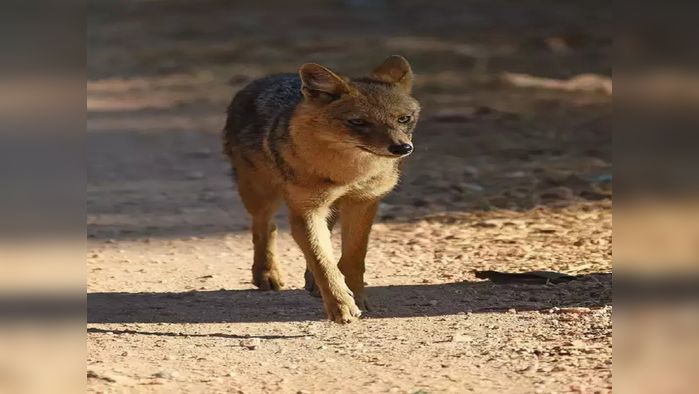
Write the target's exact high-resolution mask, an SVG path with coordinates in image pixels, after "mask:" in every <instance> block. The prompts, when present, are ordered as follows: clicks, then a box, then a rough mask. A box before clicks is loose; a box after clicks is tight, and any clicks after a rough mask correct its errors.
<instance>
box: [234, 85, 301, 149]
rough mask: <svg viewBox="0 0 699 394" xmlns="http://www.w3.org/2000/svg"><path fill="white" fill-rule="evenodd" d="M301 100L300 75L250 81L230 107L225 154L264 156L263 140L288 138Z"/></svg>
mask: <svg viewBox="0 0 699 394" xmlns="http://www.w3.org/2000/svg"><path fill="white" fill-rule="evenodd" d="M302 100H303V95H302V94H301V78H300V77H299V75H298V74H291V73H288V74H276V75H270V76H267V77H263V78H260V79H257V80H255V81H253V82H251V83H250V84H249V85H247V86H246V87H245V88H243V89H242V90H241V91H239V92H238V93H237V94H236V95H235V97H234V98H233V101H232V102H231V104H230V105H229V106H228V117H227V119H226V126H225V129H224V150H225V153H226V154H227V155H229V156H231V155H232V154H233V152H234V151H236V152H239V153H240V154H242V155H246V154H248V155H249V154H255V153H263V147H264V141H265V139H266V138H268V137H269V136H270V135H272V134H274V135H276V137H282V136H285V135H288V126H289V120H290V119H291V115H292V113H293V111H294V108H296V106H297V105H298V103H299V102H301V101H302Z"/></svg>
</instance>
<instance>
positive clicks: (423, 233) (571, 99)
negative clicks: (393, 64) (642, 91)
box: [87, 1, 612, 394]
mask: <svg viewBox="0 0 699 394" xmlns="http://www.w3.org/2000/svg"><path fill="white" fill-rule="evenodd" d="M168 3H171V4H173V5H171V6H168ZM186 3H187V2H181V1H167V2H166V1H163V2H143V3H141V2H133V3H129V4H130V5H129V6H119V5H118V4H116V3H111V2H105V3H104V4H102V5H99V6H98V5H96V4H91V6H90V7H89V8H88V10H89V13H88V84H87V91H88V95H87V106H88V118H87V163H88V187H87V233H88V234H87V235H88V240H87V242H88V245H87V300H88V311H87V312H88V324H87V369H88V378H87V392H88V393H104V394H107V393H167V394H175V393H206V394H210V393H247V394H250V393H292V394H296V393H374V392H376V393H381V392H389V393H410V394H412V393H430V394H434V393H449V392H453V393H463V392H475V393H559V392H560V393H566V392H578V393H609V392H611V385H612V335H611V334H612V320H611V315H612V308H611V299H612V281H611V267H612V263H611V256H612V209H611V208H612V207H611V205H612V204H611V184H610V183H609V182H607V181H606V178H605V176H606V174H611V149H612V148H611V146H612V144H611V119H612V117H611V112H612V110H611V108H612V101H611V97H609V96H608V95H606V94H599V93H592V92H579V93H575V92H559V91H543V90H531V89H519V88H514V87H511V86H506V85H503V84H499V83H494V82H493V79H492V78H490V77H489V76H492V75H494V74H495V73H496V72H497V71H503V70H505V71H516V72H532V71H533V70H541V72H540V73H539V74H537V75H542V76H549V77H550V76H554V77H556V76H557V77H561V76H566V77H567V76H572V75H574V74H575V73H577V72H581V71H594V72H601V71H604V70H606V63H605V61H603V59H606V58H605V57H604V56H603V55H599V54H598V53H597V52H594V51H591V50H590V49H589V48H587V49H585V50H584V51H583V50H582V49H581V50H580V51H582V52H580V51H573V52H571V53H569V54H567V55H561V54H557V53H554V52H555V51H553V50H552V49H551V48H547V47H546V46H545V45H544V47H543V49H542V47H539V46H536V45H534V46H533V47H530V46H528V45H529V44H528V43H530V42H531V40H533V39H534V40H535V42H543V43H546V42H548V41H547V40H546V38H547V37H548V38H550V36H551V34H554V33H555V32H553V33H552V32H550V31H540V30H537V29H534V28H532V29H529V28H528V30H526V31H527V32H528V34H529V35H521V34H510V35H509V36H508V35H507V33H508V31H515V32H516V31H517V30H516V28H512V29H511V30H507V28H506V27H507V26H506V24H504V25H503V20H504V21H508V19H507V18H504V19H502V18H498V17H497V15H496V14H497V12H496V11H493V9H491V8H490V7H488V6H486V5H483V4H480V3H474V5H472V6H471V7H473V8H474V10H473V11H474V12H473V13H472V14H471V15H472V17H473V21H472V23H473V25H474V26H477V29H474V32H469V33H468V34H465V35H463V36H460V35H459V34H460V33H458V31H459V30H458V29H456V27H455V26H457V25H458V23H456V22H454V21H451V19H448V20H447V21H446V22H445V23H444V26H439V25H435V24H434V23H432V22H429V21H431V20H433V19H434V17H435V15H437V14H436V13H437V11H434V10H432V11H430V12H427V11H426V14H427V15H428V16H429V17H430V18H427V17H425V18H426V19H424V20H423V19H419V16H420V15H422V14H421V13H419V12H417V11H415V9H418V10H419V6H420V4H419V3H420V2H410V3H411V4H413V3H415V4H414V5H412V6H411V7H413V8H410V9H409V10H412V11H410V12H408V11H405V12H406V13H408V14H410V15H412V17H415V18H418V22H414V23H412V25H411V26H410V28H414V29H415V31H416V32H419V33H420V36H419V37H409V36H406V34H405V33H404V32H405V31H410V30H407V29H408V28H406V27H405V26H402V25H401V24H400V23H398V24H397V25H396V26H395V29H383V30H382V29H379V30H380V31H379V32H378V33H379V34H385V35H384V36H383V37H384V38H382V39H371V40H370V39H368V38H367V34H368V32H370V31H371V26H374V24H376V23H377V22H376V21H374V20H371V18H369V17H366V18H362V17H359V16H356V15H354V14H352V13H351V12H350V11H348V12H350V13H349V14H347V15H350V16H349V17H350V18H355V19H356V21H362V23H363V24H358V25H353V24H351V23H347V25H346V26H345V25H343V24H342V23H341V22H337V23H338V24H339V25H337V26H339V27H338V28H337V30H336V31H335V33H334V34H331V35H329V36H323V37H318V36H317V35H315V36H314V35H312V34H304V30H303V29H301V30H300V31H296V32H295V34H296V36H295V38H294V36H293V35H291V36H290V37H286V36H284V35H282V34H279V33H277V34H276V35H265V34H263V32H262V31H263V30H264V29H263V28H264V26H266V25H265V24H266V23H267V22H269V18H275V17H276V18H280V16H279V15H277V14H275V15H276V16H275V15H272V16H270V14H269V12H268V11H264V10H262V9H261V8H260V9H257V8H255V6H252V5H248V6H245V7H243V6H241V7H242V8H241V10H242V11H240V12H239V13H237V14H236V13H223V12H220V10H217V8H216V7H215V5H217V4H219V3H217V2H215V1H206V2H201V3H199V4H198V5H196V6H193V5H191V4H190V5H186V6H185V5H183V4H186ZM358 3H359V2H358ZM377 3H382V2H377ZM447 3H448V4H450V6H452V7H456V5H454V4H452V3H451V2H445V4H447ZM178 4H179V5H178ZM479 4H480V5H479ZM101 7H102V8H101ZM139 7H140V8H139ZM158 7H160V8H158ZM229 7H230V6H229ZM260 7H261V6H260ZM333 7H335V6H333ZM333 7H327V8H328V9H325V8H323V7H319V8H318V9H316V10H315V13H309V14H307V15H306V16H307V17H308V18H310V20H313V18H320V19H322V20H325V21H326V22H327V21H330V22H333V21H335V19H333V18H336V19H338V20H341V18H340V16H342V15H343V14H342V13H339V14H338V12H337V10H334V9H333ZM338 7H339V6H338ZM561 7H562V8H561V9H559V10H557V11H558V12H562V13H561V14H559V17H560V16H561V15H568V14H566V12H568V13H570V15H572V16H570V18H581V20H583V21H587V22H585V23H588V22H589V23H588V24H585V23H582V25H581V26H583V27H582V29H583V30H584V29H585V28H586V26H588V25H589V26H588V27H589V30H590V31H594V32H596V34H598V35H599V34H601V33H599V31H600V30H599V29H598V28H597V27H598V26H597V25H595V24H596V23H602V22H600V21H598V20H595V19H594V18H593V19H589V18H588V16H586V15H587V14H586V13H584V12H582V13H581V12H577V11H576V10H575V9H572V10H571V9H568V8H566V7H563V6H561ZM163 10H166V11H167V12H165V11H163ZM449 10H450V9H449V7H445V8H444V9H443V10H442V11H440V12H442V13H443V14H444V15H446V14H448V13H449V12H450V11H449ZM520 11H522V10H520ZM525 11H526V10H525ZM554 11H555V10H552V11H550V12H554ZM289 12H292V11H289ZM304 12H310V11H304ZM523 12H524V11H523ZM360 14H361V15H364V14H363V13H360ZM241 15H242V16H241ZM338 15H339V16H338ZM352 15H354V16H352ZM372 15H379V16H375V17H376V18H380V16H381V14H380V13H379V14H375V13H374V14H372ZM493 15H495V16H493ZM546 15H547V14H546V13H543V14H540V13H538V12H530V13H529V14H527V12H524V13H522V16H521V18H524V19H525V20H526V17H527V16H529V17H532V18H534V19H536V18H543V19H544V20H547V19H546V18H547V16H546ZM477 16H480V19H478V17H477ZM214 17H215V18H218V19H216V20H215V21H212V20H211V18H214ZM148 18H151V19H148ZM236 18H237V19H236ZM367 18H368V19H367ZM488 18H490V19H488ZM586 18H588V19H586ZM282 19H284V18H282ZM563 19H564V20H565V18H563ZM284 20H286V19H284ZM351 20H353V19H351ZM450 21H451V22H450ZM214 22H215V23H214ZM330 22H328V23H330ZM428 22H429V23H428ZM529 22H531V21H529ZM512 23H513V24H514V25H517V23H514V22H512ZM404 24H407V22H404ZM533 25H535V24H534V23H533V22H532V26H533ZM214 26H215V27H214ZM382 26H383V25H382ZM493 26H498V29H501V30H502V31H500V30H498V32H499V33H502V34H500V35H498V37H500V36H504V37H511V40H510V41H507V40H506V42H509V43H510V44H511V45H510V44H508V45H509V46H508V45H505V44H498V45H500V46H498V47H497V48H496V49H492V48H491V47H486V48H481V49H479V50H480V51H482V52H483V51H485V52H488V51H491V50H492V51H493V53H496V54H497V53H499V55H497V56H496V55H493V58H492V60H490V61H489V63H488V65H487V70H486V72H485V73H484V74H477V73H474V72H473V68H474V67H480V66H478V63H477V62H476V64H475V65H474V60H473V58H471V57H469V56H465V55H463V52H464V51H467V49H469V48H471V46H469V45H470V44H468V43H469V42H482V41H478V40H475V38H474V37H475V36H477V37H482V36H484V35H487V34H485V33H484V32H492V31H493ZM503 26H505V27H503ZM517 26H519V25H517ZM384 27H385V26H384ZM479 29H480V30H479ZM433 30H439V34H437V33H434V34H432V33H430V32H432V31H433ZM241 31H242V32H250V31H254V32H258V33H259V34H257V35H255V34H251V35H241V34H242V33H241ZM385 31H388V33H385ZM503 31H504V33H503ZM90 32H92V34H90ZM187 32H189V33H187ZM214 32H215V33H216V34H214ZM226 32H230V34H231V37H238V39H237V40H233V39H231V40H230V41H231V42H230V44H224V43H223V42H224V41H225V40H224V39H223V38H222V37H226V36H225V35H224V33H226ZM389 33H390V34H389ZM178 34H179V35H178ZM416 34H417V33H416ZM440 34H441V35H440ZM469 34H470V35H469ZM236 35H237V36H236ZM457 36H458V38H457ZM192 37H193V38H192ZM241 37H242V38H241ZM406 37H407V38H406ZM531 37H534V38H531ZM537 37H539V38H537ZM525 39H526V40H525ZM285 40H287V41H285ZM362 40H363V41H362ZM458 40H461V41H458ZM522 40H525V41H522ZM537 40H538V41H537ZM590 40H592V38H590ZM595 40H598V41H599V39H598V37H597V38H595ZM457 41H458V42H457ZM549 41H550V40H549ZM455 42H456V43H455ZM498 42H500V41H498ZM571 42H573V41H571ZM595 42H597V41H595ZM358 43H359V44H361V43H365V44H367V45H369V44H371V45H372V47H371V50H372V56H366V55H365V53H366V49H367V48H366V47H363V46H362V45H358ZM439 45H442V47H440V46H439ZM571 45H572V44H571ZM596 45H597V44H596ZM510 47H512V48H515V49H513V50H511V51H510V52H507V51H505V50H504V49H503V48H510ZM553 47H555V48H559V47H556V46H555V45H554V46H553ZM440 48H441V49H440ZM454 48H457V49H458V50H460V51H461V52H458V51H457V50H455V49H454ZM555 48H554V49H555ZM498 51H499V52H498ZM393 52H399V53H402V54H404V55H405V56H406V57H408V58H409V59H411V60H412V59H415V61H414V66H415V68H416V73H417V74H418V81H419V82H417V84H416V96H417V97H418V98H419V99H420V101H421V102H422V104H423V107H424V112H423V120H422V122H421V124H420V126H419V128H418V132H417V134H418V135H417V137H416V141H415V143H416V152H415V154H414V155H413V156H411V157H410V158H409V160H408V165H407V169H406V172H405V176H404V177H403V181H402V183H401V185H400V187H399V188H398V189H397V190H396V191H395V193H394V194H392V195H391V196H389V197H388V198H387V199H386V200H385V203H384V204H383V205H382V207H381V212H380V215H379V216H380V217H379V218H378V219H377V222H376V224H375V226H374V230H373V236H372V241H371V245H370V249H369V256H368V258H367V276H366V281H367V283H368V293H369V296H370V298H371V300H372V301H373V305H374V306H375V310H374V311H372V312H369V313H366V314H365V316H364V318H363V319H362V320H361V321H359V322H357V323H356V324H350V325H347V326H340V325H335V324H332V323H329V322H326V321H325V320H324V312H323V309H322V305H321V303H320V301H319V300H318V299H315V298H312V297H310V296H309V295H308V294H307V293H306V292H305V291H304V290H303V288H302V287H303V270H304V266H305V265H304V262H303V259H302V256H301V253H300V251H299V250H298V248H297V247H296V246H295V244H294V243H293V241H292V239H291V237H290V236H289V234H288V231H287V228H288V227H287V226H286V223H285V219H284V212H283V211H282V212H280V213H279V215H278V224H279V225H280V227H281V229H282V234H281V236H280V240H279V250H280V256H281V259H282V265H283V268H284V272H285V275H286V279H287V284H288V288H287V289H286V290H284V291H281V292H270V293H268V292H259V291H256V290H254V289H253V287H252V285H251V284H250V280H251V272H250V267H251V262H252V248H251V246H252V244H251V236H250V235H249V234H248V218H247V216H246V214H245V212H244V210H243V208H242V206H241V203H240V200H239V198H238V196H237V194H236V191H235V187H234V185H232V182H231V179H230V177H229V175H228V171H229V169H228V166H227V164H226V162H225V161H224V158H223V155H222V154H221V153H220V152H221V149H220V137H219V132H220V130H221V127H222V125H223V121H224V116H223V112H224V109H225V106H226V104H227V101H228V100H229V99H230V97H231V96H232V95H233V94H234V92H235V91H236V90H237V89H239V88H240V87H242V86H243V85H244V84H245V83H246V82H247V81H249V80H250V79H251V78H254V77H256V76H259V75H262V74H265V73H267V72H274V71H282V70H284V71H289V70H293V69H294V68H295V67H297V66H298V64H299V63H303V62H304V61H311V60H313V61H325V63H326V64H328V65H329V66H331V67H336V68H338V71H341V72H342V71H345V72H348V73H352V72H358V71H362V70H366V69H368V68H370V67H371V66H372V65H373V63H375V62H377V61H380V59H381V58H382V57H383V56H384V54H390V53H393ZM602 52H604V51H602ZM459 53H462V55H459ZM488 53H490V52H488ZM374 54H378V55H377V56H376V59H374ZM537 54H538V55H539V56H538V57H537ZM489 56H490V55H489ZM532 59H537V60H532ZM552 59H557V60H556V61H552ZM581 59H583V60H585V61H586V63H585V62H583V63H582V64H581V63H580V61H581ZM576 60H577V61H576ZM572 63H575V64H576V65H575V66H574V67H568V66H567V65H568V64H572ZM580 69H582V70H580ZM609 70H611V67H610V68H609ZM335 235H336V237H335V238H339V237H337V235H338V234H335ZM335 241H339V240H338V239H335ZM336 246H337V242H336ZM483 269H495V270H503V271H510V272H521V271H527V270H557V271H561V272H565V273H569V274H574V275H580V277H579V279H578V280H576V281H573V282H569V283H564V284H493V283H491V282H488V281H483V280H480V279H476V278H475V276H474V274H473V271H474V270H483ZM556 308H560V309H556ZM566 308H573V309H566Z"/></svg>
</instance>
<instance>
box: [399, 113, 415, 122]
mask: <svg viewBox="0 0 699 394" xmlns="http://www.w3.org/2000/svg"><path fill="white" fill-rule="evenodd" d="M411 120H413V117H412V116H410V115H403V116H401V117H400V118H398V123H408V122H410V121H411Z"/></svg>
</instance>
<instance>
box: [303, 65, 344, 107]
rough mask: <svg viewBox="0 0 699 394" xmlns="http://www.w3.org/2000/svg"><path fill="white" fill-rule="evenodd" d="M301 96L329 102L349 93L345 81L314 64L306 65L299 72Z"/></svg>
mask: <svg viewBox="0 0 699 394" xmlns="http://www.w3.org/2000/svg"><path fill="white" fill-rule="evenodd" d="M299 75H300V76H301V81H302V82H303V84H302V87H301V89H302V91H303V95H304V96H305V97H306V98H307V99H314V100H321V101H324V102H330V101H333V100H336V99H338V98H339V97H340V96H341V95H342V94H343V93H347V92H348V91H349V86H348V85H347V82H346V81H345V79H343V78H342V77H341V76H339V75H337V74H335V73H334V72H332V71H330V70H328V69H327V68H325V67H323V66H321V65H320V64H315V63H306V64H304V65H303V66H301V69H300V70H299Z"/></svg>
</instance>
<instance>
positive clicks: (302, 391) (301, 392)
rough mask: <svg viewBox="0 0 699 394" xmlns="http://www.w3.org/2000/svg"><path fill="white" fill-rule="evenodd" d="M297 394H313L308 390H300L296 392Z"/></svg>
mask: <svg viewBox="0 0 699 394" xmlns="http://www.w3.org/2000/svg"><path fill="white" fill-rule="evenodd" d="M296 394H311V392H310V391H308V390H299V391H297V392H296Z"/></svg>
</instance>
